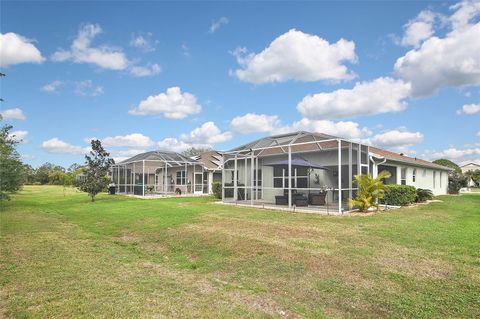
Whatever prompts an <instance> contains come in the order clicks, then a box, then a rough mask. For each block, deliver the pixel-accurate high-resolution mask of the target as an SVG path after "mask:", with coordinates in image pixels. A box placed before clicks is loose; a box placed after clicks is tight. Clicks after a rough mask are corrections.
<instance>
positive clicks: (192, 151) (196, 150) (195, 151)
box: [182, 147, 212, 157]
mask: <svg viewBox="0 0 480 319" xmlns="http://www.w3.org/2000/svg"><path fill="white" fill-rule="evenodd" d="M211 150H212V148H210V147H190V148H189V149H188V150H186V151H183V152H182V155H183V156H186V157H193V156H198V155H200V154H202V153H205V152H209V151H211Z"/></svg>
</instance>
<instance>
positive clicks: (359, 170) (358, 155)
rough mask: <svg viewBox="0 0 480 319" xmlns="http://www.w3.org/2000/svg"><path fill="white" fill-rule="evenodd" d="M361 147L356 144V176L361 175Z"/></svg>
mask: <svg viewBox="0 0 480 319" xmlns="http://www.w3.org/2000/svg"><path fill="white" fill-rule="evenodd" d="M361 150H362V145H361V144H360V143H359V144H358V149H357V174H358V175H362V152H361Z"/></svg>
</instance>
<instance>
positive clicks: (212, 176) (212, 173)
mask: <svg viewBox="0 0 480 319" xmlns="http://www.w3.org/2000/svg"><path fill="white" fill-rule="evenodd" d="M193 159H195V160H196V161H198V162H200V163H202V165H203V167H204V169H205V170H206V171H207V174H208V175H207V185H208V186H207V187H208V193H209V194H212V184H213V183H214V182H222V154H221V153H220V152H218V151H213V150H212V151H208V152H204V153H202V154H200V155H199V156H194V157H193Z"/></svg>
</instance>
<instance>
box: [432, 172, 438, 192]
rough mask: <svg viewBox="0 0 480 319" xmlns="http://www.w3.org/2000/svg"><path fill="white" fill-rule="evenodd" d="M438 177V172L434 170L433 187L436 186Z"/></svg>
mask: <svg viewBox="0 0 480 319" xmlns="http://www.w3.org/2000/svg"><path fill="white" fill-rule="evenodd" d="M436 179H437V172H435V171H433V188H435V184H436Z"/></svg>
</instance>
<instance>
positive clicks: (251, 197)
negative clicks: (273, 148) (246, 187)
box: [250, 151, 255, 205]
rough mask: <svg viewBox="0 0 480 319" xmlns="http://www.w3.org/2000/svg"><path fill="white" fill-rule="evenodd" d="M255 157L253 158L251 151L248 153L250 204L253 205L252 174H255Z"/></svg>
mask: <svg viewBox="0 0 480 319" xmlns="http://www.w3.org/2000/svg"><path fill="white" fill-rule="evenodd" d="M254 163H255V159H254V158H253V151H252V154H251V155H250V165H251V166H252V167H251V171H250V172H251V174H250V205H253V180H254V174H255V165H254Z"/></svg>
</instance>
